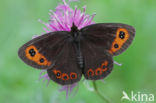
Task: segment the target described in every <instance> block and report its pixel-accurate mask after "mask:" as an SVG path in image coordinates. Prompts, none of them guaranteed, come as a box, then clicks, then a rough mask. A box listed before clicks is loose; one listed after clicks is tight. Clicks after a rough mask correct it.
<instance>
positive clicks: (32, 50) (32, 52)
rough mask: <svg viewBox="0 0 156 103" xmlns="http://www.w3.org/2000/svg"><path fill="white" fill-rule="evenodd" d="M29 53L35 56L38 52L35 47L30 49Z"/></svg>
mask: <svg viewBox="0 0 156 103" xmlns="http://www.w3.org/2000/svg"><path fill="white" fill-rule="evenodd" d="M29 54H30V55H31V56H32V57H33V56H35V54H36V52H35V50H34V49H30V50H29Z"/></svg>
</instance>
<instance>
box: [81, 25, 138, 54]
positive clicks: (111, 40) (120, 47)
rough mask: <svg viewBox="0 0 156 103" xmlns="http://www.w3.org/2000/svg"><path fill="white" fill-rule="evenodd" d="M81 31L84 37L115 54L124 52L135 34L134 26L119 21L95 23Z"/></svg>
mask: <svg viewBox="0 0 156 103" xmlns="http://www.w3.org/2000/svg"><path fill="white" fill-rule="evenodd" d="M80 31H81V32H82V33H83V37H84V38H86V39H87V40H89V41H91V42H94V43H95V44H97V46H100V47H101V48H103V49H106V50H108V51H109V53H111V54H112V55H113V56H116V55H119V54H121V53H122V52H124V51H125V50H126V49H127V48H128V47H129V45H130V44H131V43H132V41H133V39H134V36H135V29H134V28H133V27H132V26H129V25H126V24H118V23H101V24H93V25H90V26H87V27H84V28H82V29H81V30H80Z"/></svg>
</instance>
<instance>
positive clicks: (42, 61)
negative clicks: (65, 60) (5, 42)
mask: <svg viewBox="0 0 156 103" xmlns="http://www.w3.org/2000/svg"><path fill="white" fill-rule="evenodd" d="M68 34H69V32H65V31H64V32H51V33H47V34H44V35H41V36H39V37H36V38H34V39H32V40H30V41H29V42H27V43H26V44H24V45H23V46H22V47H21V48H20V49H19V51H18V55H19V57H20V58H21V59H22V60H23V61H24V62H25V63H26V64H28V65H30V66H32V67H35V68H38V69H48V67H50V66H51V65H52V64H53V62H54V61H55V59H56V58H57V55H58V54H59V53H60V51H61V49H62V47H63V46H64V44H65V42H66V41H65V38H67V35H68Z"/></svg>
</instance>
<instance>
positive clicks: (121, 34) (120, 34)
mask: <svg viewBox="0 0 156 103" xmlns="http://www.w3.org/2000/svg"><path fill="white" fill-rule="evenodd" d="M119 37H120V38H121V39H124V38H125V32H123V31H120V33H119Z"/></svg>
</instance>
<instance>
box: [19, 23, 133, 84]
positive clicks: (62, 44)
mask: <svg viewBox="0 0 156 103" xmlns="http://www.w3.org/2000/svg"><path fill="white" fill-rule="evenodd" d="M134 36H135V29H134V28H133V27H132V26H129V25H126V24H118V23H99V24H92V25H89V26H86V27H84V28H82V29H80V30H78V28H77V27H76V26H75V25H74V23H73V26H72V27H71V31H70V32H67V31H57V32H50V33H47V34H45V35H42V36H39V37H37V38H34V39H32V40H30V41H29V42H27V43H26V44H24V45H23V46H22V47H21V48H20V49H19V51H18V55H19V57H20V58H21V59H22V60H23V61H24V62H25V63H26V64H28V65H30V66H32V67H34V68H38V69H42V70H47V72H48V75H49V77H50V78H51V79H52V80H53V81H55V82H56V83H59V84H61V85H67V84H73V83H75V82H78V81H80V79H81V77H82V74H83V75H84V77H85V78H86V79H89V80H98V79H103V78H104V77H106V76H107V75H108V74H110V73H111V71H112V69H113V56H116V55H119V54H121V53H122V52H123V51H125V50H126V49H127V48H128V47H129V45H130V44H131V43H132V40H133V39H134Z"/></svg>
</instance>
